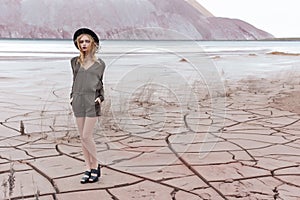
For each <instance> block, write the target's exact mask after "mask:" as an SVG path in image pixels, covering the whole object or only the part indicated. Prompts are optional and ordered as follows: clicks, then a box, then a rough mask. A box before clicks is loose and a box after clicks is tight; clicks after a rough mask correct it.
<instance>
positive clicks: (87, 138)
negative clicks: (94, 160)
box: [81, 136, 92, 144]
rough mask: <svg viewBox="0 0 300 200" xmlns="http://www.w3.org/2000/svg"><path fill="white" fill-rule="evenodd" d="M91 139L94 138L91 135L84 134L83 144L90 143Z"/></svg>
mask: <svg viewBox="0 0 300 200" xmlns="http://www.w3.org/2000/svg"><path fill="white" fill-rule="evenodd" d="M91 140H92V138H91V137H87V136H82V137H81V143H82V144H88V143H89V142H90V141H91Z"/></svg>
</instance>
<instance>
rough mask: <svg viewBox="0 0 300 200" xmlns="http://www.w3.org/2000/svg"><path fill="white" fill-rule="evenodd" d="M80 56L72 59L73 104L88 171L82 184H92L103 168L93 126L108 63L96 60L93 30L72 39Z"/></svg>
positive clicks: (77, 33) (96, 40) (97, 112)
mask: <svg viewBox="0 0 300 200" xmlns="http://www.w3.org/2000/svg"><path fill="white" fill-rule="evenodd" d="M73 41H74V44H75V46H76V48H77V49H78V50H79V51H80V55H79V56H76V57H74V58H72V59H71V66H72V71H73V85H72V92H71V95H70V102H71V105H72V109H73V112H74V115H75V117H76V123H77V127H78V131H79V134H80V138H81V144H82V151H83V156H84V160H85V164H86V168H87V169H86V171H85V172H84V175H83V177H82V179H81V181H80V182H81V183H89V182H90V183H93V182H96V181H98V178H99V177H100V165H99V164H98V161H97V156H96V145H95V142H94V138H93V130H94V126H95V124H96V122H97V118H98V116H100V107H101V102H102V101H103V100H104V90H103V83H102V79H103V73H104V68H105V63H104V62H103V61H102V60H101V59H99V58H97V57H96V52H97V50H98V49H99V38H98V37H97V35H96V34H95V33H94V32H93V31H92V30H90V29H87V28H81V29H78V30H77V31H76V32H75V33H74V36H73Z"/></svg>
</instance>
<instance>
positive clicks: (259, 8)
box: [197, 0, 300, 37]
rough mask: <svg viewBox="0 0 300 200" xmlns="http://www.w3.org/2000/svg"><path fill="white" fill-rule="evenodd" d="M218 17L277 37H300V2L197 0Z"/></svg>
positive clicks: (277, 0)
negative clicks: (232, 20) (236, 20)
mask: <svg viewBox="0 0 300 200" xmlns="http://www.w3.org/2000/svg"><path fill="white" fill-rule="evenodd" d="M197 1H198V2H199V3H200V4H201V5H202V6H203V7H205V8H206V9H207V10H208V11H210V12H211V13H212V14H213V15H214V16H216V17H227V18H236V19H241V20H243V21H246V22H248V23H250V24H252V25H253V26H255V27H257V28H259V29H262V30H264V31H267V32H269V33H271V34H272V35H274V36H275V37H300V0H197Z"/></svg>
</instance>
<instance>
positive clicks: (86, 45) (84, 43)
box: [79, 35, 91, 52]
mask: <svg viewBox="0 0 300 200" xmlns="http://www.w3.org/2000/svg"><path fill="white" fill-rule="evenodd" d="M79 46H80V50H81V51H83V52H88V51H89V50H90V47H91V40H90V38H89V37H88V36H87V35H83V36H82V37H81V38H80V39H79Z"/></svg>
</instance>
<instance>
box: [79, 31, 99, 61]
mask: <svg viewBox="0 0 300 200" xmlns="http://www.w3.org/2000/svg"><path fill="white" fill-rule="evenodd" d="M83 36H87V37H88V38H89V39H90V41H91V46H90V54H92V56H93V57H92V58H93V60H94V61H95V62H97V57H96V53H97V52H98V49H99V46H98V45H97V44H96V42H95V40H94V38H93V37H92V36H90V35H89V34H81V35H79V36H78V37H77V39H76V43H77V46H78V49H79V51H80V55H79V59H77V62H79V63H80V64H81V65H83V62H84V59H85V56H86V55H85V54H84V53H83V51H82V49H81V47H80V44H79V41H80V39H81V38H82V37H83Z"/></svg>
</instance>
